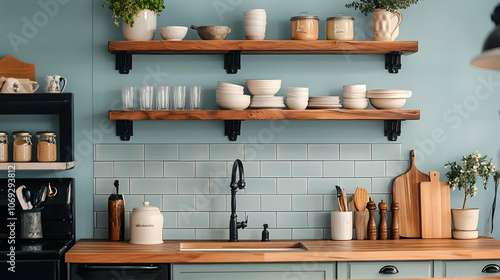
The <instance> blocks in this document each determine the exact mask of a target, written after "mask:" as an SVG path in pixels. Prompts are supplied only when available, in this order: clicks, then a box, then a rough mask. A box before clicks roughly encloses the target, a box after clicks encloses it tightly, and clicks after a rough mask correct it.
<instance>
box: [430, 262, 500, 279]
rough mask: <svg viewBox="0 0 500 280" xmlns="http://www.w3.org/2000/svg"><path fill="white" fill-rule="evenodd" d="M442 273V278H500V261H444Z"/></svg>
mask: <svg viewBox="0 0 500 280" xmlns="http://www.w3.org/2000/svg"><path fill="white" fill-rule="evenodd" d="M436 263H438V262H437V261H436ZM436 266H437V267H438V265H436ZM439 270H440V269H438V271H439ZM483 271H484V272H483ZM442 273H443V275H442V277H481V276H483V277H484V276H500V260H474V261H472V260H471V261H442ZM436 274H437V273H436ZM436 277H438V276H436Z"/></svg>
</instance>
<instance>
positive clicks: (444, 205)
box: [420, 171, 451, 238]
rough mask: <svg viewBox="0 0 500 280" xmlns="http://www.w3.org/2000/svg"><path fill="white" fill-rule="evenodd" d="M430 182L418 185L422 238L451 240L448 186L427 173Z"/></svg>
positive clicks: (436, 176)
mask: <svg viewBox="0 0 500 280" xmlns="http://www.w3.org/2000/svg"><path fill="white" fill-rule="evenodd" d="M429 176H430V177H431V181H430V182H422V183H420V213H421V220H422V238H451V208H450V186H449V185H448V183H447V182H439V172H437V171H431V172H429Z"/></svg>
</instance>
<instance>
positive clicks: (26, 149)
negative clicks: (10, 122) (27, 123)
mask: <svg viewBox="0 0 500 280" xmlns="http://www.w3.org/2000/svg"><path fill="white" fill-rule="evenodd" d="M12 137H13V138H14V144H13V147H14V148H13V149H12V150H13V154H14V156H13V157H14V161H15V162H29V161H31V149H32V146H33V143H32V142H31V133H29V132H27V131H16V132H13V133H12Z"/></svg>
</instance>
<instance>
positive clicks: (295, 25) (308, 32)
mask: <svg viewBox="0 0 500 280" xmlns="http://www.w3.org/2000/svg"><path fill="white" fill-rule="evenodd" d="M290 21H291V23H292V40H309V41H314V40H318V35H319V18H318V17H317V16H310V15H309V14H308V13H306V12H302V13H300V16H295V17H291V18H290Z"/></svg>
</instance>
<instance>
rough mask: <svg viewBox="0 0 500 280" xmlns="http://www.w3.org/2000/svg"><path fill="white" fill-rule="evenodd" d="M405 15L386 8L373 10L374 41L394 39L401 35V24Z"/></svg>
mask: <svg viewBox="0 0 500 280" xmlns="http://www.w3.org/2000/svg"><path fill="white" fill-rule="evenodd" d="M402 20H403V16H402V15H401V13H399V12H395V13H391V12H389V11H387V10H386V9H375V11H373V41H394V40H395V39H396V37H398V35H399V25H400V24H401V21H402Z"/></svg>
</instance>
